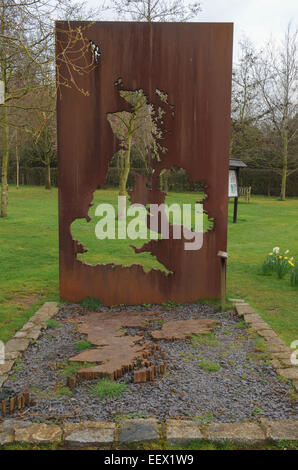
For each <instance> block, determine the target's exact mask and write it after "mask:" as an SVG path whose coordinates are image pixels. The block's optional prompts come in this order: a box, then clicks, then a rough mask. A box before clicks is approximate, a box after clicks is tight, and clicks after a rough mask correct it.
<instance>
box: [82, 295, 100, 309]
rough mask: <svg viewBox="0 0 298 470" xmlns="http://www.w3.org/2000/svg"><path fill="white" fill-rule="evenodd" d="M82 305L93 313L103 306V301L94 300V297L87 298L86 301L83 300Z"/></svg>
mask: <svg viewBox="0 0 298 470" xmlns="http://www.w3.org/2000/svg"><path fill="white" fill-rule="evenodd" d="M81 305H82V307H83V308H85V309H86V310H90V311H91V312H92V311H93V310H97V309H98V308H99V307H100V306H101V301H100V300H98V299H94V298H93V297H87V298H86V299H83V300H82V302H81Z"/></svg>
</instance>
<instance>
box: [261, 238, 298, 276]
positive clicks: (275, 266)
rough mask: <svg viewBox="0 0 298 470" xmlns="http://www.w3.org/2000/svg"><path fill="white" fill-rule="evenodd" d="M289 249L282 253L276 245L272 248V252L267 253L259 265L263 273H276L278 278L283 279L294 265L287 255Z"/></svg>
mask: <svg viewBox="0 0 298 470" xmlns="http://www.w3.org/2000/svg"><path fill="white" fill-rule="evenodd" d="M288 253H289V250H286V251H285V252H284V254H283V255H281V254H280V249H279V247H278V246H276V247H275V248H273V251H272V253H269V255H268V256H267V258H266V259H265V261H263V264H262V266H261V271H262V274H263V275H269V274H272V273H276V274H277V276H278V278H279V279H283V278H284V277H285V276H286V274H288V273H289V272H290V271H291V269H292V268H294V267H295V264H294V259H293V258H289V256H287V255H288Z"/></svg>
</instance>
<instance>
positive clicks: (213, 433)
mask: <svg viewBox="0 0 298 470" xmlns="http://www.w3.org/2000/svg"><path fill="white" fill-rule="evenodd" d="M230 300H231V301H233V303H234V305H235V308H236V311H237V313H238V315H239V316H241V317H243V318H244V320H245V321H246V322H247V323H248V324H249V325H250V327H251V328H253V329H254V330H255V331H256V332H257V333H258V334H259V335H260V336H262V337H263V338H264V339H265V340H266V342H267V344H268V351H269V352H270V353H271V354H272V356H273V359H272V364H273V366H274V367H275V368H276V369H277V372H278V374H280V375H281V376H282V377H285V378H290V379H291V380H293V384H294V386H295V388H296V390H297V391H298V367H297V366H293V365H292V364H291V362H290V356H291V353H292V351H291V350H290V349H289V348H288V346H287V345H286V344H285V343H284V342H283V341H282V340H281V339H280V338H279V337H278V336H277V335H276V333H275V332H274V330H272V328H270V327H269V325H268V324H267V323H266V322H264V320H263V319H262V318H261V317H260V316H259V315H258V314H257V313H256V312H255V310H254V309H253V308H252V307H250V305H249V304H248V303H246V302H244V301H243V300H241V299H235V300H233V299H230ZM57 312H58V304H57V303H56V302H46V303H45V304H44V305H43V306H42V307H41V308H40V309H39V310H38V311H37V312H36V313H35V314H34V315H33V317H32V318H31V319H30V321H29V322H27V323H26V324H25V325H24V326H23V327H22V328H21V330H19V331H18V332H17V333H16V334H15V336H14V338H13V339H11V340H10V341H8V342H7V343H6V345H5V346H6V348H5V349H6V360H5V364H4V365H0V388H1V386H2V384H3V383H4V382H5V380H6V379H7V373H8V372H9V370H10V369H11V368H12V366H13V364H14V361H15V360H16V359H17V358H18V357H19V356H20V355H21V353H22V352H23V351H24V350H25V349H26V348H27V347H28V345H29V343H30V340H35V339H37V338H38V337H39V335H40V333H41V330H42V328H45V327H46V322H47V320H49V319H50V318H52V317H53V316H54V315H55V314H56V313H57ZM157 440H163V441H167V442H168V443H169V444H173V445H175V444H178V443H182V444H183V443H184V444H187V443H188V442H190V441H193V440H207V441H210V442H215V443H216V442H223V441H225V440H228V441H230V442H233V443H235V444H238V445H255V444H256V445H257V444H258V445H260V444H265V443H266V442H270V441H271V442H272V441H273V442H276V441H281V440H288V441H298V421H290V420H283V421H271V420H268V419H265V418H261V419H260V422H253V421H247V422H235V423H219V422H216V423H210V424H208V425H204V424H201V423H198V422H196V421H195V420H192V419H184V420H175V419H168V420H167V421H166V422H165V423H162V424H160V423H158V421H157V420H156V419H155V418H148V419H129V420H123V421H121V422H120V423H112V422H96V421H84V422H81V423H69V422H65V423H63V424H61V425H60V424H59V425H58V424H45V423H41V424H36V423H31V422H28V421H27V422H26V421H19V420H18V419H16V418H13V419H5V420H4V421H3V423H2V424H1V425H0V446H2V445H7V444H11V443H13V442H18V443H29V444H45V443H50V442H51V443H57V444H63V445H64V446H70V447H72V448H74V447H89V446H94V447H96V446H101V445H107V444H110V445H112V444H120V443H123V444H129V443H132V442H144V441H157Z"/></svg>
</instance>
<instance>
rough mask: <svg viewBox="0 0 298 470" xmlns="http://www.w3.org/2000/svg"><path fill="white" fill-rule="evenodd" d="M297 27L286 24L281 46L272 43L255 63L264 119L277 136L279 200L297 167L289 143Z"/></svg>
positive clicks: (295, 107)
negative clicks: (292, 159)
mask: <svg viewBox="0 0 298 470" xmlns="http://www.w3.org/2000/svg"><path fill="white" fill-rule="evenodd" d="M297 39H298V32H297V28H294V27H293V25H292V24H291V23H289V24H288V27H287V30H286V33H285V38H284V41H283V43H282V45H281V46H280V47H279V48H276V47H275V46H274V44H272V42H271V43H270V44H269V45H268V46H267V48H266V49H265V51H264V52H263V53H262V54H260V56H259V59H258V61H257V62H256V64H255V77H256V79H257V81H258V85H259V89H260V92H261V95H262V98H263V102H264V107H265V108H266V111H267V114H266V118H265V119H266V120H267V121H268V120H269V122H270V125H271V126H273V129H274V130H275V131H276V132H277V134H278V136H279V143H280V161H281V167H282V170H281V192H280V199H281V200H285V198H286V185H287V177H288V176H289V174H291V173H292V172H293V171H296V170H297V169H298V168H297V167H296V168H289V166H288V163H289V144H290V143H291V141H292V140H293V139H294V138H295V136H297V132H298V121H297V114H298V52H297Z"/></svg>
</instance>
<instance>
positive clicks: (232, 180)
mask: <svg viewBox="0 0 298 470" xmlns="http://www.w3.org/2000/svg"><path fill="white" fill-rule="evenodd" d="M238 173H239V168H237V169H236V170H230V171H229V197H233V198H234V215H233V224H235V223H236V222H237V212H238V196H239V194H238Z"/></svg>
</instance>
